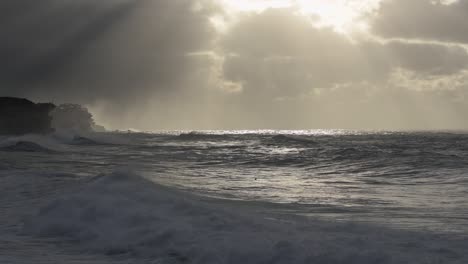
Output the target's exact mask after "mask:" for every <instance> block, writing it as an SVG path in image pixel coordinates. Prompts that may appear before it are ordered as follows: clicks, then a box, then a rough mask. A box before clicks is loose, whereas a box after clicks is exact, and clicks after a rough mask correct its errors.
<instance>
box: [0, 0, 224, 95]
mask: <svg viewBox="0 0 468 264" xmlns="http://www.w3.org/2000/svg"><path fill="white" fill-rule="evenodd" d="M216 8H217V7H216V6H215V5H214V4H213V3H211V2H209V1H198V2H195V1H191V0H180V1H169V0H158V1H151V0H140V1H137V0H113V1H110V0H109V1H92V0H78V1H58V0H44V1H33V0H14V1H13V0H11V1H9V0H8V1H2V3H0V10H1V11H0V17H1V19H2V21H1V22H2V23H0V34H1V38H2V40H6V41H2V43H1V44H0V57H1V58H3V59H2V60H1V61H0V85H1V86H0V87H1V88H0V89H1V90H0V91H1V93H2V94H9V95H17V96H28V97H35V98H43V99H45V100H47V99H48V98H49V99H54V100H69V101H75V102H84V103H91V102H93V101H97V100H109V101H119V102H120V103H121V104H122V103H126V104H127V103H130V102H134V101H135V100H136V98H141V97H143V98H144V97H145V96H146V95H148V94H151V93H157V92H171V91H174V90H177V89H180V88H181V87H179V86H178V82H179V80H180V79H183V78H184V76H186V75H187V74H188V73H189V72H191V71H192V70H193V68H192V67H198V65H197V63H196V62H194V61H193V59H192V58H191V57H190V56H186V55H187V53H190V52H195V51H199V50H206V49H211V48H212V41H213V38H214V33H215V32H214V29H213V28H212V26H211V24H210V22H209V16H210V15H211V14H212V13H213V12H215V11H217V10H216Z"/></svg>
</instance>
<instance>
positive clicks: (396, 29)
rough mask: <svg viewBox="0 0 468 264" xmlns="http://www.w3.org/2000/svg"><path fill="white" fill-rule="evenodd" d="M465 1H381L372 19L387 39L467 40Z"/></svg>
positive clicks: (466, 9)
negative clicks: (449, 2) (447, 2)
mask: <svg viewBox="0 0 468 264" xmlns="http://www.w3.org/2000/svg"><path fill="white" fill-rule="evenodd" d="M467 14H468V1H466V0H458V1H455V2H454V3H451V4H444V3H443V2H441V1H431V0H384V1H383V2H382V3H381V5H380V8H379V10H377V13H376V14H375V19H374V20H373V21H372V30H373V32H374V33H375V34H377V35H380V36H383V37H386V38H405V39H423V40H432V41H443V42H458V43H468V35H467V34H466V32H468V16H467Z"/></svg>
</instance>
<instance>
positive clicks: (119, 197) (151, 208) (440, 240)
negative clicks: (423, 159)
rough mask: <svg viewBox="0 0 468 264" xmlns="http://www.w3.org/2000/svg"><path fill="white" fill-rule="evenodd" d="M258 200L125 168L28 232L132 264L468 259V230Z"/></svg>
mask: <svg viewBox="0 0 468 264" xmlns="http://www.w3.org/2000/svg"><path fill="white" fill-rule="evenodd" d="M265 206H266V207H268V206H272V207H274V205H272V204H270V205H268V204H262V207H261V208H263V209H264V208H265ZM258 208H259V207H256V206H255V205H250V204H246V203H241V202H239V203H238V202H232V201H231V202H229V201H223V200H214V199H208V198H202V197H198V196H195V195H192V194H188V193H184V192H181V191H177V190H173V189H170V188H167V187H164V186H160V185H157V184H154V183H152V182H150V181H148V180H146V179H144V178H143V177H140V176H138V175H136V174H135V173H132V172H130V171H125V170H124V171H120V172H116V173H113V174H111V175H103V176H99V177H96V178H94V179H93V180H91V181H89V182H88V183H86V184H84V185H83V186H82V187H80V188H79V189H78V190H76V191H75V192H72V193H69V194H66V195H63V196H62V197H60V198H59V199H56V200H54V201H53V202H50V203H49V204H48V205H47V206H45V207H43V208H41V209H40V210H39V211H38V212H37V214H35V215H33V216H32V217H30V218H28V219H27V220H26V221H25V223H24V230H23V231H24V233H25V234H29V235H33V236H37V237H46V238H51V237H53V238H58V239H63V240H64V241H69V242H70V243H72V244H74V245H76V246H77V247H78V248H79V249H81V250H82V251H83V252H88V253H94V254H105V255H113V256H114V255H117V256H118V257H120V258H121V257H125V258H129V259H134V261H132V263H141V262H142V261H140V262H139V261H138V259H140V260H143V259H152V260H160V261H161V263H205V264H206V263H208V264H209V263H233V264H240V263H292V264H293V263H317V264H321V263H327V264H328V263H359V264H366V263H468V252H467V251H466V248H467V246H468V241H467V240H466V239H462V238H459V239H457V238H454V237H451V238H444V237H441V236H435V235H431V234H428V233H426V234H421V233H416V232H406V231H396V230H391V229H385V228H380V227H377V226H373V227H372V226H368V225H360V224H351V223H348V224H339V223H325V222H321V221H317V220H311V219H304V218H300V217H292V216H288V217H280V216H278V215H276V214H272V213H265V212H263V213H261V212H255V211H256V210H257V209H258ZM143 263H145V262H143ZM152 263H153V262H152ZM158 263H159V262H158Z"/></svg>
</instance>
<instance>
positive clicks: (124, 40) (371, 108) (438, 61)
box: [0, 0, 468, 130]
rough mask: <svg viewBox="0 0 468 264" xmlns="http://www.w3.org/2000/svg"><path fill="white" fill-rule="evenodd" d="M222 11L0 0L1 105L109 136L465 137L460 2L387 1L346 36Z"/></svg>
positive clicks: (217, 5) (159, 3) (467, 82)
mask: <svg viewBox="0 0 468 264" xmlns="http://www.w3.org/2000/svg"><path fill="white" fill-rule="evenodd" d="M222 3H223V2H222V1H219V0H199V1H192V0H175V1H174V0H139V1H136V0H113V1H110V0H107V1H93V0H75V1H63V0H62V1H59V0H43V1H33V0H15V1H13V0H8V1H2V2H1V3H0V37H1V38H2V42H0V57H1V58H2V59H1V60H0V95H9V96H22V97H28V98H31V99H35V100H40V101H54V102H75V103H82V104H85V105H87V106H89V107H90V108H91V110H92V111H93V112H94V114H95V116H96V117H97V119H98V121H100V122H103V123H104V124H106V125H109V126H110V127H112V128H129V127H132V128H138V129H143V130H155V129H255V128H286V129H288V128H289V129H293V128H301V129H302V128H373V129H374V128H380V129H437V128H446V129H448V128H457V129H458V128H468V124H466V122H465V121H464V113H466V111H468V102H467V101H466V100H468V92H467V91H468V53H467V50H466V47H465V46H464V43H466V41H467V39H466V34H465V33H466V32H467V31H466V27H465V26H466V25H465V24H467V23H466V22H467V21H468V16H467V15H466V12H464V11H468V9H467V6H468V4H467V2H466V1H462V0H460V1H456V2H453V3H450V4H448V3H442V2H434V1H429V0H427V1H424V0H411V1H406V0H405V1H402V0H383V1H382V2H381V3H380V4H379V5H377V7H378V8H377V9H375V10H374V11H373V12H371V14H367V13H366V14H363V19H365V21H366V23H367V24H368V26H369V31H366V32H348V33H347V34H344V33H343V32H339V31H338V30H336V28H333V27H331V26H323V25H320V24H318V23H316V22H317V21H318V20H317V17H314V16H312V15H304V13H303V12H300V10H298V7H297V6H294V5H291V6H290V7H286V8H285V7H281V8H265V9H262V10H258V11H245V12H239V13H236V14H235V15H233V14H232V12H230V11H229V10H226V9H224V8H225V7H224V6H223V4H222ZM429 117H430V118H429Z"/></svg>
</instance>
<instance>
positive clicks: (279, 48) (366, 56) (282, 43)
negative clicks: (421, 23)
mask: <svg viewBox="0 0 468 264" xmlns="http://www.w3.org/2000/svg"><path fill="white" fill-rule="evenodd" d="M223 44H224V48H225V52H226V53H227V54H231V55H230V56H228V57H227V58H226V61H225V64H224V74H225V77H226V78H228V79H229V80H232V81H235V82H240V83H244V84H245V86H246V87H247V89H252V90H255V91H257V92H259V93H261V94H262V97H263V98H264V97H265V94H264V93H265V92H266V93H269V94H271V95H274V96H290V95H297V94H301V93H304V92H308V91H310V90H311V89H313V88H324V87H333V85H335V84H340V83H349V82H362V81H366V82H374V83H379V82H384V81H386V80H387V79H388V77H389V75H390V74H391V72H392V71H393V70H394V69H395V68H404V69H407V70H411V71H414V72H416V73H419V74H423V75H427V74H429V75H441V74H453V73H456V72H458V71H460V70H462V69H464V68H465V67H466V66H467V65H468V54H467V52H466V51H465V50H464V49H463V48H461V47H457V46H445V45H438V44H415V43H408V42H403V41H392V42H388V43H379V42H373V41H362V42H352V41H351V40H349V39H348V38H347V37H345V36H343V35H340V34H338V33H335V32H333V31H332V30H331V29H327V28H316V27H314V26H313V25H311V24H310V23H309V22H308V21H307V20H306V18H304V17H300V16H297V15H295V14H294V12H293V10H289V9H278V10H268V11H265V12H264V13H261V14H256V15H251V16H250V17H248V18H246V19H244V20H243V21H242V22H240V23H239V24H238V25H237V26H235V27H234V28H233V29H232V31H231V32H230V33H229V34H228V36H227V37H226V39H225V40H224V42H223ZM249 87H250V88H249ZM247 92H250V91H247Z"/></svg>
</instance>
